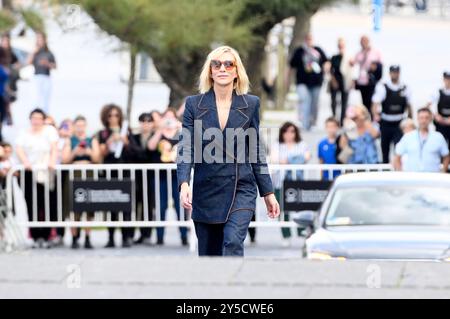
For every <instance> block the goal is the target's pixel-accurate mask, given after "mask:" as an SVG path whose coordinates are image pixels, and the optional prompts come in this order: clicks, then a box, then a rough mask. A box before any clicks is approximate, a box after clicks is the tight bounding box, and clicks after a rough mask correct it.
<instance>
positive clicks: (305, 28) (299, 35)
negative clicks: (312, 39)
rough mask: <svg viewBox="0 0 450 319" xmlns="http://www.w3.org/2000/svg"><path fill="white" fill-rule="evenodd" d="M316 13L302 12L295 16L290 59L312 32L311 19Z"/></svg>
mask: <svg viewBox="0 0 450 319" xmlns="http://www.w3.org/2000/svg"><path fill="white" fill-rule="evenodd" d="M315 13H316V12H315V11H314V12H301V13H300V14H298V15H296V16H295V24H294V30H293V31H294V32H293V36H292V41H291V44H290V46H289V57H290V56H292V53H294V50H295V49H296V48H297V47H299V46H300V45H302V43H303V41H304V39H305V36H306V35H307V34H308V32H309V31H310V30H311V17H312V16H313V15H314V14H315Z"/></svg>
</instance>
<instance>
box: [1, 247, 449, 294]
mask: <svg viewBox="0 0 450 319" xmlns="http://www.w3.org/2000/svg"><path fill="white" fill-rule="evenodd" d="M0 260H1V262H0V298H131V299H136V298H214V299H217V298H273V299H276V298H448V297H450V279H449V278H450V267H449V265H447V264H439V263H419V262H357V261H354V262H334V261H333V262H315V261H308V260H302V259H299V258H276V257H275V258H274V257H246V258H244V259H230V258H206V259H200V258H197V257H194V256H185V257H175V256H172V257H168V256H164V257H163V256H154V255H150V254H149V255H147V256H120V255H108V256H101V255H98V254H80V253H77V254H72V255H66V256H57V255H55V254H48V253H46V252H42V253H41V254H34V253H30V252H22V253H15V254H12V255H2V256H0ZM377 287H379V288H377Z"/></svg>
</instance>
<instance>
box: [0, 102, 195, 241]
mask: <svg viewBox="0 0 450 319" xmlns="http://www.w3.org/2000/svg"><path fill="white" fill-rule="evenodd" d="M100 117H101V122H102V124H103V128H102V129H101V130H100V131H98V132H97V133H95V134H94V135H93V136H90V135H89V134H88V133H87V132H88V123H87V121H86V118H85V117H83V116H81V115H79V116H77V117H75V118H74V119H64V120H63V121H62V122H61V123H60V124H59V125H57V124H56V123H55V121H54V119H53V118H52V117H50V116H48V115H47V114H46V113H45V112H44V111H43V110H42V109H39V108H38V109H34V110H33V111H32V112H31V113H30V115H29V119H30V126H29V128H27V129H25V130H23V131H21V132H20V134H19V136H18V137H17V139H16V141H15V143H14V148H15V154H16V158H17V163H13V158H12V157H11V153H12V152H13V150H12V146H11V145H10V144H6V143H4V144H1V145H0V159H1V162H0V165H1V170H0V174H2V176H3V177H4V176H6V174H7V172H8V170H9V169H10V168H11V167H12V166H13V165H14V164H21V165H23V166H24V168H25V173H24V181H25V185H24V188H23V193H24V197H25V202H26V205H27V211H28V217H29V220H30V221H44V220H46V216H45V213H46V207H45V204H46V200H45V196H46V191H47V190H46V183H49V186H48V187H49V199H50V200H49V204H50V205H49V216H50V221H57V207H56V203H57V197H58V196H60V198H62V199H63V201H62V202H63V204H62V206H63V207H62V208H63V218H64V219H66V218H69V217H70V216H71V212H70V206H69V203H70V200H69V196H70V194H69V193H68V189H69V187H68V183H69V176H68V172H66V171H63V172H62V176H61V178H62V183H63V187H62V194H58V193H57V188H56V187H55V182H56V179H55V176H54V175H52V172H53V169H54V168H55V166H56V165H58V164H73V165H77V164H99V163H105V164H125V163H129V164H132V163H137V164H139V163H175V161H176V154H177V153H176V144H177V143H178V134H179V130H180V129H181V122H180V121H179V119H178V117H177V113H176V111H175V110H174V109H171V108H168V109H167V110H166V111H165V112H163V113H162V114H161V113H159V112H158V111H153V112H148V113H143V114H141V115H140V116H139V128H138V129H137V131H136V132H133V131H132V130H131V129H129V128H127V127H126V126H125V124H124V115H123V113H122V108H121V107H119V106H118V105H115V104H108V105H106V106H104V107H103V109H102V111H101V115H100ZM119 148H120V149H121V151H118V149H119ZM39 167H41V168H46V169H39ZM33 169H34V171H35V174H33ZM144 173H145V174H147V176H146V179H144V178H143V174H144ZM99 174H100V176H99V177H100V178H102V177H103V178H106V176H104V174H105V172H100V173H99ZM118 174H119V173H118V170H111V176H109V177H110V178H113V179H114V178H117V177H119V175H118ZM129 174H130V171H126V170H125V171H123V176H122V177H124V178H126V177H127V176H128V177H130V176H129ZM154 174H155V172H154V171H151V170H148V171H146V172H144V171H136V177H135V178H136V179H135V186H136V205H137V206H136V208H137V213H138V218H140V220H144V215H146V214H144V212H143V210H144V205H143V201H144V196H145V197H147V198H146V202H147V203H148V210H149V212H148V214H147V215H148V219H147V220H153V218H154V216H155V215H157V216H159V217H160V219H161V220H165V219H166V210H167V208H168V207H169V202H170V201H171V200H173V203H174V207H175V210H176V213H177V216H178V218H181V216H180V209H179V208H180V205H179V194H178V189H177V182H176V172H175V171H172V174H171V176H172V177H171V178H172V181H171V183H169V181H168V178H169V176H168V175H169V174H167V172H166V171H164V170H162V171H161V172H160V173H159V182H160V185H159V186H160V187H159V189H160V193H159V200H160V206H159V207H160V211H159V212H155V206H156V205H155V204H156V199H155V196H156V195H155V192H154V190H155V175H154ZM87 175H88V176H87V177H88V178H92V177H93V174H92V172H87ZM73 178H75V179H76V178H81V171H77V170H75V171H74V176H73ZM144 180H147V192H146V193H145V194H144V189H143V181H144ZM170 184H171V185H172V189H171V192H169V191H168V185H170ZM34 185H35V188H33V187H34ZM170 193H171V194H172V198H171V199H169V194H170ZM33 198H34V199H33ZM110 215H111V220H112V221H115V220H118V216H119V212H111V214H110ZM73 216H74V220H75V221H79V220H80V219H81V218H82V216H81V214H74V215H73ZM93 218H94V212H87V216H86V219H87V220H92V219H93ZM47 220H48V219H47ZM123 220H124V221H130V220H131V212H123ZM151 233H152V229H151V228H148V227H142V228H139V236H138V238H135V229H134V228H127V227H124V228H121V234H122V246H123V247H131V246H132V245H133V244H150V243H151V241H150V238H151ZM108 234H109V236H108V242H107V243H106V246H105V247H107V248H113V247H115V246H116V243H115V236H114V234H115V228H113V227H110V228H108ZM64 235H65V229H64V228H55V229H50V228H37V227H33V228H31V229H30V236H31V238H32V239H33V241H34V243H35V245H34V246H35V247H43V248H49V247H52V246H58V245H62V244H63V238H64ZM71 235H72V248H74V249H77V248H79V247H80V246H81V243H80V237H81V236H80V230H79V229H75V228H74V229H71ZM156 237H157V240H156V244H157V245H163V244H164V228H163V227H157V228H156ZM180 238H181V244H182V245H184V246H186V245H188V230H187V228H185V227H180ZM84 247H85V248H87V249H90V248H93V247H92V244H91V240H90V229H85V238H84Z"/></svg>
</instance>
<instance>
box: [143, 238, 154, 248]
mask: <svg viewBox="0 0 450 319" xmlns="http://www.w3.org/2000/svg"><path fill="white" fill-rule="evenodd" d="M142 245H145V246H151V245H152V241H151V240H150V237H148V238H144V239H143V240H142Z"/></svg>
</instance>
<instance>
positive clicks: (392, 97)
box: [381, 84, 408, 122]
mask: <svg viewBox="0 0 450 319" xmlns="http://www.w3.org/2000/svg"><path fill="white" fill-rule="evenodd" d="M384 87H385V89H386V98H385V99H384V101H383V102H382V103H381V115H382V118H383V119H384V120H386V121H392V122H396V121H401V120H402V119H403V118H404V114H405V111H406V107H407V105H408V100H407V98H406V86H405V85H403V86H402V87H400V89H398V90H392V89H391V88H390V87H389V86H388V85H387V84H384Z"/></svg>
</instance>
